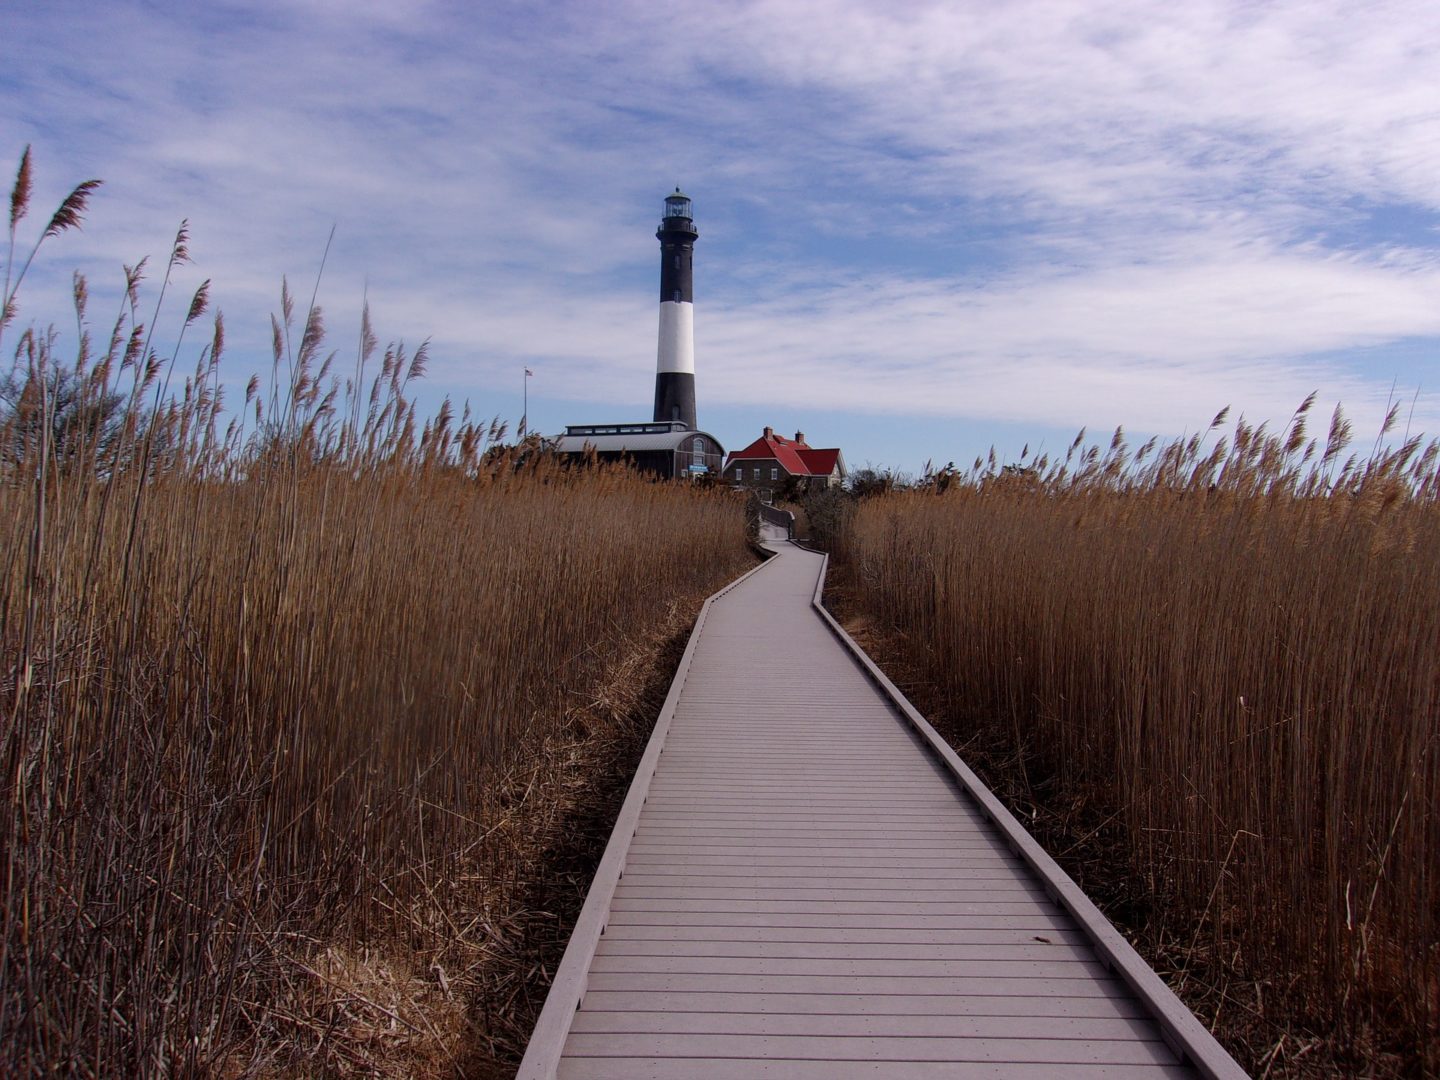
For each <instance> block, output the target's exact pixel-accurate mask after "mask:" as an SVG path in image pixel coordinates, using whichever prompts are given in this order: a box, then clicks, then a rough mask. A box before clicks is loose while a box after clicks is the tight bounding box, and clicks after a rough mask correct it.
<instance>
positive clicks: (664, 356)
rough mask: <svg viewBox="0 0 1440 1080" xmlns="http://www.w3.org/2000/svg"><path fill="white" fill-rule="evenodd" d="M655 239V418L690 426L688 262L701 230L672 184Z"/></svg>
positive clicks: (691, 358) (692, 339)
mask: <svg viewBox="0 0 1440 1080" xmlns="http://www.w3.org/2000/svg"><path fill="white" fill-rule="evenodd" d="M655 235H656V236H657V237H658V238H659V240H660V348H659V352H658V355H657V359H656V365H655V367H656V371H655V419H656V421H657V422H658V421H662V420H671V421H674V420H679V421H682V422H683V423H684V424H685V426H686V427H687V428H689V429H690V430H692V431H693V430H695V426H696V425H695V303H694V301H695V297H694V294H693V293H692V291H691V283H692V278H693V274H692V272H691V263H692V261H693V259H694V256H695V241H696V239H698V238H699V236H700V233H699V232H697V231H696V229H695V222H694V220H693V219H692V218H691V217H690V197H689V196H688V195H685V194H684V193H682V192H681V190H680V189H679V188H678V187H677V188H676V189H675V194H673V195H667V196H665V218H664V220H662V221H661V222H660V228H658V229H657V230H655Z"/></svg>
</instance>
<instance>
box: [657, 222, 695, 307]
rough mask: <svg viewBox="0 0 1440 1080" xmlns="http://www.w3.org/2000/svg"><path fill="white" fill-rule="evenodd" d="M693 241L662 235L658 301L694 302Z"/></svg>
mask: <svg viewBox="0 0 1440 1080" xmlns="http://www.w3.org/2000/svg"><path fill="white" fill-rule="evenodd" d="M694 254H695V248H694V242H693V241H691V240H689V239H688V238H687V239H685V240H683V241H681V240H672V239H669V238H668V237H664V238H662V240H661V243H660V302H661V303H664V302H665V301H666V300H678V301H680V302H681V303H684V304H691V303H694V302H695V297H694V293H693V285H692V282H693V280H694V278H693V270H692V267H691V263H692V260H693V258H694Z"/></svg>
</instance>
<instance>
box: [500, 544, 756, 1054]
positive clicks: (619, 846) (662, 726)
mask: <svg viewBox="0 0 1440 1080" xmlns="http://www.w3.org/2000/svg"><path fill="white" fill-rule="evenodd" d="M768 561H769V559H765V560H763V561H761V562H758V563H756V564H755V565H754V566H753V567H751V568H750V569H749V570H747V571H746V572H745V573H743V574H741V575H740V576H739V577H737V578H736V579H735V580H734V581H732V582H730V583H729V584H728V585H726V586H725V587H724V588H722V589H719V590H717V591H716V592H714V593H712V594H711V595H710V596H708V597H706V598H705V603H704V604H702V605H701V606H700V614H699V615H698V616H697V617H696V619H695V626H694V628H693V629H692V630H691V631H690V638H689V640H688V641H687V642H686V643H685V653H684V655H683V656H681V657H680V664H679V666H678V667H676V669H675V678H674V680H672V682H671V683H670V691H669V693H667V694H666V695H665V704H664V705H663V706H662V707H661V709H660V715H659V716H658V717H657V718H656V720H655V727H654V729H653V730H652V731H651V733H650V739H649V741H648V742H647V743H646V744H645V752H644V754H643V755H641V758H640V764H639V765H638V766H637V767H636V769H635V778H634V780H632V781H631V783H630V790H629V792H628V793H627V794H626V796H625V802H624V803H623V804H622V805H621V807H620V813H619V815H618V816H617V817H616V819H615V828H614V830H613V831H612V832H611V833H610V840H609V842H608V843H607V844H606V845H605V853H604V854H603V855H602V856H601V858H600V865H599V866H598V867H597V868H596V870H595V877H594V879H593V880H592V881H591V883H590V889H589V891H588V892H587V893H586V894H585V904H584V906H583V907H581V909H580V916H579V918H577V919H576V920H575V929H574V930H572V931H571V932H570V941H569V944H567V945H566V946H565V955H564V956H563V957H561V959H560V966H559V967H558V968H556V969H555V977H554V979H552V980H551V983H550V991H549V993H548V994H547V995H546V997H545V1005H544V1007H543V1008H542V1009H541V1010H540V1017H539V1019H538V1020H536V1022H535V1030H534V1031H533V1032H532V1033H531V1035H530V1042H529V1043H528V1044H527V1046H526V1048H525V1057H524V1058H523V1059H522V1060H521V1062H520V1069H519V1071H518V1072H517V1073H516V1074H515V1080H554V1077H555V1073H556V1071H557V1070H558V1069H559V1067H560V1055H561V1053H562V1052H563V1050H564V1048H565V1039H566V1036H568V1035H569V1033H570V1024H571V1021H572V1019H573V1018H574V1015H575V1012H576V1010H577V1009H579V1008H580V1002H581V1001H582V999H583V998H584V997H585V989H586V983H587V981H588V979H589V975H590V964H591V961H592V960H593V959H594V957H595V950H596V949H597V948H598V947H599V945H600V936H601V935H602V934H603V933H605V926H606V923H607V921H608V918H609V915H610V904H611V901H612V899H613V898H614V895H615V886H616V885H617V884H619V882H620V876H621V875H622V874H623V873H624V872H625V857H626V855H627V854H628V853H629V850H630V841H631V839H632V838H633V837H634V835H635V829H636V826H637V825H638V823H639V820H640V810H641V807H643V806H644V805H645V798H646V796H647V795H648V794H649V791H650V781H651V779H652V778H653V777H654V775H655V767H656V766H657V765H658V764H659V760H660V751H661V748H662V747H663V746H664V744H665V735H666V733H667V732H668V731H669V730H670V722H671V720H672V719H673V718H674V716H675V706H676V704H677V703H678V702H679V700H680V692H681V690H682V689H684V686H685V676H686V673H687V672H688V671H689V670H690V662H691V659H692V658H693V657H694V655H695V649H696V646H697V645H698V644H699V642H700V633H701V631H702V630H703V629H704V628H705V619H706V616H708V615H709V614H710V608H711V606H712V605H713V604H714V603H715V601H716V600H718V599H720V597H722V596H724V595H725V594H726V593H728V592H729V591H730V590H731V589H733V588H735V587H736V586H737V585H739V584H740V583H741V582H743V581H744V580H745V579H746V578H748V577H750V575H751V574H754V573H756V572H758V571H760V570H762V569H764V567H765V564H766V562H768Z"/></svg>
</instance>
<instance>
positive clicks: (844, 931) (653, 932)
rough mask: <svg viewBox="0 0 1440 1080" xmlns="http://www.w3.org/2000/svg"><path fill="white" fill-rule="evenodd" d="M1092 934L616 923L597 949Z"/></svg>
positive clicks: (932, 943)
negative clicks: (627, 944) (623, 945)
mask: <svg viewBox="0 0 1440 1080" xmlns="http://www.w3.org/2000/svg"><path fill="white" fill-rule="evenodd" d="M1088 940H1089V939H1088V938H1086V937H1085V935H1084V934H1082V933H1080V932H1079V931H1078V930H1073V929H1057V928H1056V927H1054V926H1051V927H1045V928H1043V932H1041V933H1036V932H1035V931H1034V930H1033V929H1031V928H1027V927H966V926H960V927H948V928H939V927H929V928H925V929H920V928H917V927H912V926H899V927H895V926H892V927H885V926H862V927H847V926H716V925H713V924H708V923H707V924H706V925H703V926H685V925H683V924H682V925H679V926H674V925H670V924H650V923H615V922H612V923H611V924H610V925H609V926H608V927H606V929H605V934H604V936H603V937H602V938H601V941H600V946H599V948H601V949H604V948H606V947H607V945H616V944H618V943H621V942H655V943H658V942H670V941H675V942H688V943H690V944H705V943H709V942H715V943H736V944H741V945H749V946H759V945H764V944H767V943H770V942H777V943H781V944H807V943H815V944H822V945H823V944H827V943H832V942H840V943H848V944H852V945H855V946H857V947H860V948H864V947H867V946H869V945H886V944H889V945H898V946H901V947H906V948H910V947H921V948H937V949H945V948H950V947H953V946H957V945H979V946H984V945H1009V946H1014V945H1031V944H1034V945H1038V946H1040V947H1041V948H1051V947H1056V946H1063V945H1084V944H1085V943H1086V942H1087V941H1088Z"/></svg>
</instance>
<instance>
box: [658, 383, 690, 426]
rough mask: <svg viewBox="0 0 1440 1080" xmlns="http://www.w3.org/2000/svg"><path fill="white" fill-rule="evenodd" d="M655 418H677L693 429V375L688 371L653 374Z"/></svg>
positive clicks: (660, 419)
mask: <svg viewBox="0 0 1440 1080" xmlns="http://www.w3.org/2000/svg"><path fill="white" fill-rule="evenodd" d="M655 419H656V421H657V422H658V421H662V420H672V421H673V420H679V421H681V422H682V423H683V424H684V425H685V426H686V427H687V428H689V429H690V430H691V431H694V430H695V427H696V425H695V376H694V375H693V374H692V373H691V372H688V371H662V372H660V373H659V374H657V375H656V376H655Z"/></svg>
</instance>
